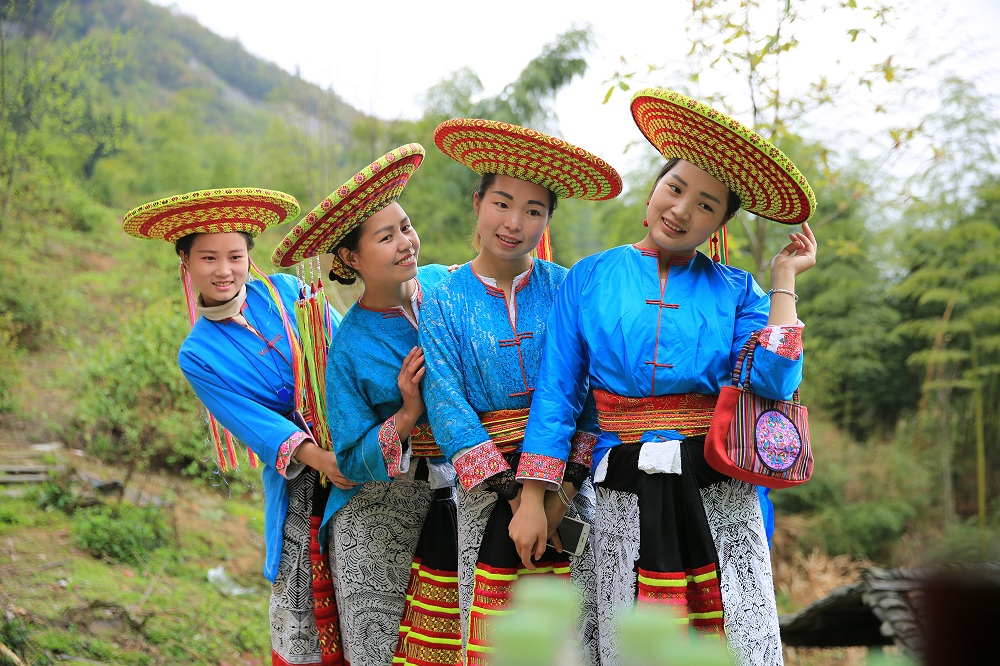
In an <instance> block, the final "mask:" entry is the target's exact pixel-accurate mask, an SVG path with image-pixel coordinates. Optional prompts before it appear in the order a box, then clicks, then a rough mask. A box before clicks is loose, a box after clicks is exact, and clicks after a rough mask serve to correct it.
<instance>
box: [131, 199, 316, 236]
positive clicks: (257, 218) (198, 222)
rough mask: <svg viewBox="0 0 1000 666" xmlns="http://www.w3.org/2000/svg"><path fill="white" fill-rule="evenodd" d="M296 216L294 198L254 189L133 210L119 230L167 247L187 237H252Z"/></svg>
mask: <svg viewBox="0 0 1000 666" xmlns="http://www.w3.org/2000/svg"><path fill="white" fill-rule="evenodd" d="M298 214H299V202H298V201H296V200H295V197H293V196H291V195H290V194H285V193H284V192H278V191H275V190H263V189H259V188H256V187H227V188H225V189H220V190H198V191H197V192H188V193H187V194H178V195H176V196H172V197H167V198H165V199H159V200H157V201H152V202H150V203H147V204H143V205H142V206H139V207H138V208H133V209H132V210H130V211H129V212H128V213H126V214H125V217H124V218H123V219H122V229H124V230H125V231H126V232H127V233H128V234H130V235H132V236H135V237H136V238H151V239H154V240H165V241H169V242H171V243H173V242H175V241H177V240H178V239H180V238H183V237H184V236H187V235H188V234H195V233H201V234H218V233H230V232H233V231H245V232H247V233H248V234H251V235H253V236H256V235H257V234H259V233H260V232H262V231H264V229H267V228H268V227H272V226H274V225H276V224H281V223H282V222H284V221H285V219H287V218H289V217H291V218H294V217H295V216H297V215H298Z"/></svg>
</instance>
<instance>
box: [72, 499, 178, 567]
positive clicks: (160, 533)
mask: <svg viewBox="0 0 1000 666" xmlns="http://www.w3.org/2000/svg"><path fill="white" fill-rule="evenodd" d="M72 523H73V538H74V539H75V541H76V543H77V545H78V546H80V547H81V548H85V549H86V550H89V551H90V552H91V553H92V554H93V555H94V557H106V558H109V559H112V560H114V561H116V562H122V563H124V564H142V563H143V562H144V561H145V560H146V559H147V555H148V553H150V552H152V551H154V550H156V549H157V548H159V547H160V546H164V545H166V544H167V543H168V542H169V537H168V532H167V525H166V522H165V521H164V519H163V514H162V513H161V512H160V509H159V508H157V507H155V506H146V507H139V506H135V505H134V504H129V503H128V502H121V503H120V504H118V505H117V506H113V507H112V506H102V507H94V508H91V509H81V510H79V511H77V512H76V513H74V514H73V519H72Z"/></svg>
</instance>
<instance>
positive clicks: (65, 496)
mask: <svg viewBox="0 0 1000 666" xmlns="http://www.w3.org/2000/svg"><path fill="white" fill-rule="evenodd" d="M31 495H32V499H33V500H34V501H35V504H37V505H38V506H40V507H41V508H43V509H47V510H53V511H62V512H63V513H72V512H73V509H75V508H76V505H77V502H78V500H79V498H78V497H77V496H76V493H75V492H73V488H72V487H71V486H70V484H69V483H68V482H67V480H66V479H60V480H55V481H53V480H50V481H46V482H44V483H42V484H41V485H39V486H38V487H37V488H36V489H34V490H33V492H32V493H31Z"/></svg>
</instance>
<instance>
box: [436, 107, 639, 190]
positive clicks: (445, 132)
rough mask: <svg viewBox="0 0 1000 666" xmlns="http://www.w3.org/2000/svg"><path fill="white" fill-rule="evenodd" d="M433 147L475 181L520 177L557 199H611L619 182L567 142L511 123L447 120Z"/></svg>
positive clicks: (595, 159) (605, 167)
mask: <svg viewBox="0 0 1000 666" xmlns="http://www.w3.org/2000/svg"><path fill="white" fill-rule="evenodd" d="M434 144H435V145H436V146H437V147H438V148H439V149H440V150H441V152H443V153H444V154H445V155H447V156H448V157H450V158H452V159H453V160H455V161H456V162H458V163H459V164H464V165H465V166H467V167H469V168H470V169H472V170H473V171H475V172H476V173H478V174H479V175H480V176H482V175H483V174H487V173H495V174H500V175H504V176H511V177H514V178H520V179H521V180H525V181H528V182H531V183H535V184H536V185H541V186H542V187H544V188H546V189H548V190H549V191H551V192H553V193H554V194H555V195H556V196H557V197H560V198H576V199H589V200H592V201H600V200H604V199H612V198H614V197H616V196H618V195H619V194H620V193H621V191H622V180H621V176H619V175H618V172H617V171H616V170H615V169H614V167H612V166H611V165H610V164H608V163H607V162H605V161H604V160H602V159H601V158H600V157H597V156H596V155H594V154H593V153H591V152H589V151H586V150H584V149H583V148H580V147H578V146H575V145H573V144H571V143H569V142H568V141H564V140H563V139H559V138H557V137H554V136H549V135H548V134H545V133H543V132H539V131H537V130H533V129H530V128H527V127H521V126H520V125H514V124H512V123H507V122H502V121H497V120H486V119H483V118H452V119H451V120H446V121H444V122H443V123H441V124H440V125H438V126H437V128H436V129H435V130H434Z"/></svg>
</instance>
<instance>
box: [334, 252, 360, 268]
mask: <svg viewBox="0 0 1000 666" xmlns="http://www.w3.org/2000/svg"><path fill="white" fill-rule="evenodd" d="M337 258H338V259H340V261H342V262H343V263H344V265H345V266H350V267H351V268H353V269H354V270H358V267H357V266H356V265H355V264H357V259H356V258H355V256H354V253H353V252H351V251H350V250H348V249H347V248H346V247H342V248H340V249H338V250H337Z"/></svg>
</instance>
